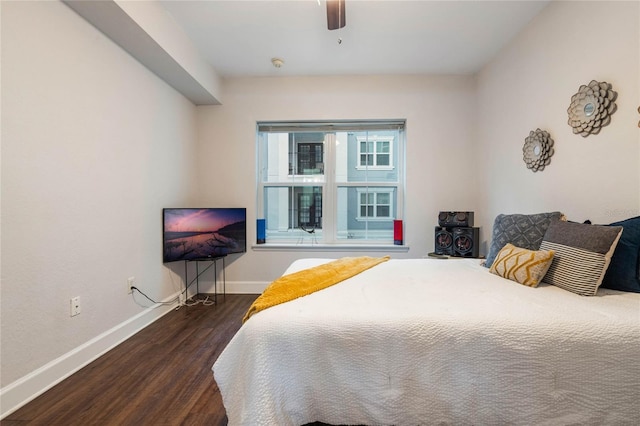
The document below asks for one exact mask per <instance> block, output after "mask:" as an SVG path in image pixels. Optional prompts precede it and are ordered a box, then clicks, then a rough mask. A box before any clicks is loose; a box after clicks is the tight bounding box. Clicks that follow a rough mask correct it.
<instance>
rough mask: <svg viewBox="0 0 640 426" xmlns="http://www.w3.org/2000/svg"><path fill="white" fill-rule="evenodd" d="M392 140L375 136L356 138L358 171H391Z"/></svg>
mask: <svg viewBox="0 0 640 426" xmlns="http://www.w3.org/2000/svg"><path fill="white" fill-rule="evenodd" d="M392 144H393V139H390V138H379V137H376V136H371V137H360V138H358V158H359V159H360V162H359V164H358V166H357V168H358V169H363V168H367V167H368V168H376V169H388V170H390V169H393V165H392V164H393V163H392V162H393V158H392V155H393V150H392V148H391V145H392Z"/></svg>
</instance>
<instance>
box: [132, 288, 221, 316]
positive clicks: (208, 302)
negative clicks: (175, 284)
mask: <svg viewBox="0 0 640 426" xmlns="http://www.w3.org/2000/svg"><path fill="white" fill-rule="evenodd" d="M131 290H132V291H137V292H138V293H140V294H141V295H143V296H144V297H145V298H147V299H148V300H149V301H151V302H152V303H155V304H158V305H173V304H174V303H175V302H176V301H178V302H180V300H181V299H182V297H180V296H182V293H184V291H183V292H180V295H179V296H176V297H174V298H173V299H171V300H170V301H168V302H156V301H155V300H153V299H152V298H150V297H149V296H147V295H146V294H145V293H144V292H143V291H142V290H140V289H139V288H138V287H135V286H131ZM134 300H135V296H134ZM189 300H191V302H190V301H189ZM136 303H137V302H136ZM198 304H202V305H204V306H211V305H215V302H214V301H213V300H209V296H206V297H205V298H204V299H197V300H193V299H187V300H186V301H184V302H183V303H180V304H179V305H178V306H177V307H176V310H178V309H180V308H181V307H182V306H196V305H198Z"/></svg>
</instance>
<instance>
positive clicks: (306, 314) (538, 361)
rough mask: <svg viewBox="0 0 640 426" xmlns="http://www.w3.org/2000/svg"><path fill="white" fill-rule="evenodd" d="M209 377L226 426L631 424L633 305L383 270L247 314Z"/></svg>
mask: <svg viewBox="0 0 640 426" xmlns="http://www.w3.org/2000/svg"><path fill="white" fill-rule="evenodd" d="M326 261H327V260H322V259H305V260H299V261H296V262H294V263H293V264H292V266H291V267H290V268H289V269H288V270H287V273H290V272H294V271H296V270H300V269H304V268H308V267H311V266H315V265H318V264H320V263H323V262H326ZM213 371H214V377H215V380H216V382H217V384H218V387H219V388H220V391H221V393H222V397H223V402H224V405H225V408H226V411H227V417H228V419H229V425H302V424H305V423H308V422H313V421H321V422H325V423H330V424H367V425H374V424H375V425H392V424H393V425H431V424H451V425H472V424H473V425H504V424H515V425H535V424H544V425H567V424H580V425H589V424H593V425H604V424H606V425H627V424H628V425H638V424H640V294H632V293H622V292H617V291H613V290H604V289H602V290H600V291H599V292H598V295H597V296H594V297H583V296H578V295H575V294H573V293H570V292H568V291H565V290H562V289H560V288H557V287H553V286H549V285H546V284H544V283H543V284H541V286H539V287H538V288H529V287H525V286H523V285H519V284H517V283H514V282H511V281H508V280H506V279H503V278H500V277H498V276H495V275H493V274H491V273H489V271H488V270H487V269H486V268H484V267H482V266H480V265H479V262H478V261H477V260H470V259H459V260H433V259H413V260H390V261H388V262H386V263H382V264H380V265H378V266H376V267H374V268H372V269H370V270H367V271H365V272H363V273H361V274H360V275H357V276H356V277H354V278H351V279H349V280H346V281H344V282H342V283H340V284H337V285H335V286H332V287H330V288H327V289H325V290H321V291H319V292H316V293H314V294H311V295H309V296H305V297H302V298H299V299H297V300H294V301H291V302H288V303H285V304H282V305H278V306H275V307H272V308H269V309H267V310H265V311H262V312H260V313H258V314H255V315H254V316H253V317H251V319H249V320H248V321H247V322H246V323H245V324H244V325H243V326H242V328H241V329H240V330H239V332H238V333H237V334H236V335H235V337H234V338H233V339H232V340H231V342H230V343H229V345H228V346H227V348H226V349H225V350H224V352H223V353H222V354H221V355H220V357H219V358H218V360H217V361H216V363H215V365H214V366H213Z"/></svg>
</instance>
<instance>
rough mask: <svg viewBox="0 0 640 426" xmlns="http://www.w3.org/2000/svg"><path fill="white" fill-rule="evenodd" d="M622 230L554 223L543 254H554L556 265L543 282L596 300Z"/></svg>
mask: <svg viewBox="0 0 640 426" xmlns="http://www.w3.org/2000/svg"><path fill="white" fill-rule="evenodd" d="M621 234H622V226H606V225H587V224H582V223H573V222H563V221H554V222H551V224H549V229H547V232H546V234H545V235H544V239H543V240H542V244H540V249H541V250H553V251H555V255H554V256H553V262H552V263H551V267H550V268H549V271H547V274H546V275H545V276H544V278H543V279H542V281H544V282H546V283H549V284H553V285H555V286H558V287H560V288H563V289H565V290H568V291H571V292H573V293H576V294H580V295H582V296H593V295H595V294H596V292H597V291H598V287H600V284H602V279H603V278H604V274H605V272H607V268H608V267H609V263H610V262H611V256H613V252H614V251H615V249H616V245H617V244H618V240H619V239H620V235H621Z"/></svg>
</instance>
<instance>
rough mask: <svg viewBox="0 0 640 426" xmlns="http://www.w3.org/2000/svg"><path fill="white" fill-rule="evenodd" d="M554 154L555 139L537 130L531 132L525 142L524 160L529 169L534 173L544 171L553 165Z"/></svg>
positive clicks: (523, 149) (547, 133) (523, 148)
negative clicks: (546, 167) (552, 157)
mask: <svg viewBox="0 0 640 426" xmlns="http://www.w3.org/2000/svg"><path fill="white" fill-rule="evenodd" d="M553 152H554V151H553V139H551V136H549V132H546V131H544V130H540V129H536V130H535V131H533V130H532V131H530V132H529V136H527V137H526V138H525V140H524V146H523V147H522V159H523V160H524V162H525V164H526V165H527V168H528V169H531V170H532V171H534V172H537V171H538V170H540V171H542V170H544V167H545V166H547V165H549V163H551V156H552V155H553Z"/></svg>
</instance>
